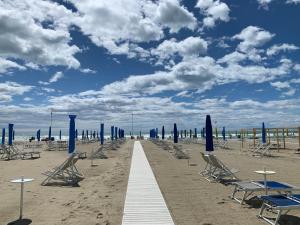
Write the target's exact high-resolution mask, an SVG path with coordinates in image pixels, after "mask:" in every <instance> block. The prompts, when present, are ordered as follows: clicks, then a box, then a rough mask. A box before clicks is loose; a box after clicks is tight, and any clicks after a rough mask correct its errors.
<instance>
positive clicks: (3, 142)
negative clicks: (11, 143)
mask: <svg viewBox="0 0 300 225" xmlns="http://www.w3.org/2000/svg"><path fill="white" fill-rule="evenodd" d="M1 144H2V145H4V144H5V128H2V142H1Z"/></svg>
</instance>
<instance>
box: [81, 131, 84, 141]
mask: <svg viewBox="0 0 300 225" xmlns="http://www.w3.org/2000/svg"><path fill="white" fill-rule="evenodd" d="M81 139H82V140H83V139H84V130H82V133H81Z"/></svg>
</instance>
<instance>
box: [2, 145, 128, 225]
mask: <svg viewBox="0 0 300 225" xmlns="http://www.w3.org/2000/svg"><path fill="white" fill-rule="evenodd" d="M96 146H98V143H97V144H96V143H94V144H85V145H78V147H77V150H79V151H86V152H87V153H88V155H89V154H90V152H91V150H92V148H94V149H95V148H96ZM132 146H133V142H130V141H129V142H127V143H125V144H124V145H122V146H121V148H120V149H119V150H117V151H112V150H111V151H107V152H105V154H106V155H107V156H108V159H95V160H94V161H93V164H94V166H93V167H91V161H90V160H89V159H84V160H79V161H78V162H77V167H78V169H79V170H80V172H82V173H83V174H84V175H85V179H84V180H83V181H81V182H80V183H79V184H80V186H79V187H66V186H63V187H62V186H41V185H40V184H41V182H42V181H43V179H45V176H43V175H41V173H42V172H44V171H46V170H48V169H51V168H53V167H55V166H58V165H59V164H61V163H62V162H63V161H64V160H65V159H66V157H67V154H66V152H64V151H43V152H42V154H41V158H40V159H35V160H11V161H0V171H1V175H0V224H1V225H6V224H9V223H10V222H12V221H15V220H16V219H18V217H19V199H20V185H19V184H12V183H10V182H9V181H10V180H11V179H14V178H18V177H20V176H24V177H29V178H34V179H35V180H34V181H33V182H31V183H26V184H25V195H24V218H26V219H30V220H31V221H32V222H31V224H36V225H68V224H72V225H73V224H85V225H96V224H97V225H102V224H105V225H118V224H121V221H122V212H123V205H124V201H125V193H126V188H127V180H128V174H129V166H130V159H131V152H132ZM25 222H26V221H25ZM23 224H26V223H23Z"/></svg>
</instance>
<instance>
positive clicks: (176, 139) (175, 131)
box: [173, 123, 178, 143]
mask: <svg viewBox="0 0 300 225" xmlns="http://www.w3.org/2000/svg"><path fill="white" fill-rule="evenodd" d="M173 132H174V143H178V132H177V125H176V123H174V130H173Z"/></svg>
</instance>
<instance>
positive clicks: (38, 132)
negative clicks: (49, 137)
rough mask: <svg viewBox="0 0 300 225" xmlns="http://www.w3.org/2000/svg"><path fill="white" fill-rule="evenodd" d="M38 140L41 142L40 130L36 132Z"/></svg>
mask: <svg viewBox="0 0 300 225" xmlns="http://www.w3.org/2000/svg"><path fill="white" fill-rule="evenodd" d="M36 139H37V140H38V141H40V140H41V130H38V131H37V132H36Z"/></svg>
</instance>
